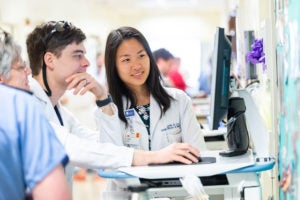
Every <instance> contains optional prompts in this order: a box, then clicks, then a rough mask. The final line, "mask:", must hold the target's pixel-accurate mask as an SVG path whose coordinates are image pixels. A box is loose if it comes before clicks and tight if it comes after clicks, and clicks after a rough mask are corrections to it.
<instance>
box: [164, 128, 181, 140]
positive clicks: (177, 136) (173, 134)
mask: <svg viewBox="0 0 300 200" xmlns="http://www.w3.org/2000/svg"><path fill="white" fill-rule="evenodd" d="M166 137H167V142H168V143H169V144H172V143H175V142H182V137H181V129H180V128H175V129H171V130H168V131H167V132H166Z"/></svg>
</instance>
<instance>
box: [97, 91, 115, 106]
mask: <svg viewBox="0 0 300 200" xmlns="http://www.w3.org/2000/svg"><path fill="white" fill-rule="evenodd" d="M111 102H112V98H111V96H110V94H109V95H107V98H106V99H103V100H96V104H97V106H98V107H103V106H106V105H108V104H109V103H111Z"/></svg>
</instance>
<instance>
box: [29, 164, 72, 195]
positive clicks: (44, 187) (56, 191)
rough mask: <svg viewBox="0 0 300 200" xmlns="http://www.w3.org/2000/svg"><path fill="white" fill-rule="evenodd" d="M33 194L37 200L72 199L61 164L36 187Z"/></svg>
mask: <svg viewBox="0 0 300 200" xmlns="http://www.w3.org/2000/svg"><path fill="white" fill-rule="evenodd" d="M32 195H33V199H35V200H52V199H56V200H68V199H72V196H71V194H70V191H69V188H68V185H67V180H66V177H65V175H64V171H63V167H62V165H61V164H59V165H58V166H57V167H55V168H54V169H53V170H52V171H51V172H50V173H49V174H48V175H47V176H45V178H43V179H42V181H41V182H39V183H38V184H37V185H36V187H34V189H33V191H32Z"/></svg>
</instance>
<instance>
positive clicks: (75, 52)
mask: <svg viewBox="0 0 300 200" xmlns="http://www.w3.org/2000/svg"><path fill="white" fill-rule="evenodd" d="M72 53H73V54H77V53H82V54H84V51H83V50H79V49H78V50H75V51H73V52H72Z"/></svg>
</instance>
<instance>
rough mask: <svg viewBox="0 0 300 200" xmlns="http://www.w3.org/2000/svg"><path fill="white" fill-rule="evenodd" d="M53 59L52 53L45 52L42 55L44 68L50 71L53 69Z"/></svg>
mask: <svg viewBox="0 0 300 200" xmlns="http://www.w3.org/2000/svg"><path fill="white" fill-rule="evenodd" d="M53 58H54V54H53V53H50V52H46V53H45V55H44V61H45V64H46V67H48V68H49V69H50V70H53V69H54V66H53Z"/></svg>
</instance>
